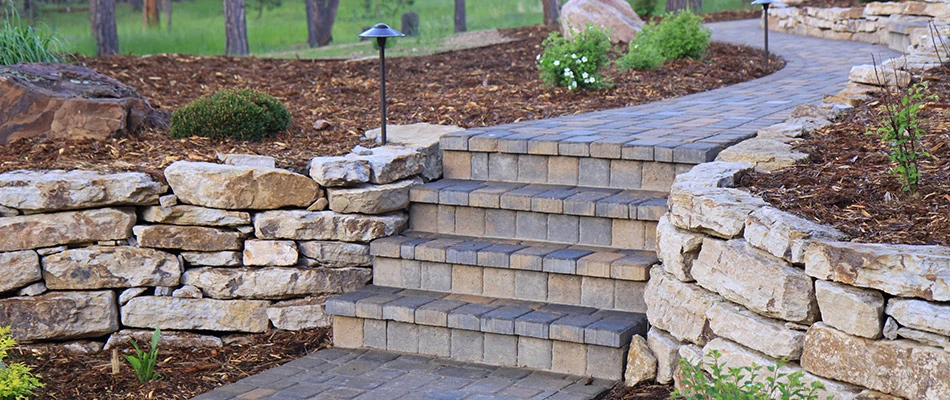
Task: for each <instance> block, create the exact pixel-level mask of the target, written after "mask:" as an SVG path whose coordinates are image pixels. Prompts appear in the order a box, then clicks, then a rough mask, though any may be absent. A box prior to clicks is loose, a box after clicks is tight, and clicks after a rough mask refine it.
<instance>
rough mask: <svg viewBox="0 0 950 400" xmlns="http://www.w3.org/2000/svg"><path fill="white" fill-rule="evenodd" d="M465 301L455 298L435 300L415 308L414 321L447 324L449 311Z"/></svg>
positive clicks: (435, 324) (434, 324) (439, 324)
mask: <svg viewBox="0 0 950 400" xmlns="http://www.w3.org/2000/svg"><path fill="white" fill-rule="evenodd" d="M465 304H466V303H464V302H461V301H457V300H445V299H441V300H436V301H433V302H431V303H428V304H425V305H423V306H421V307H419V308H418V309H416V317H415V320H416V323H417V324H423V325H432V326H441V327H445V326H448V317H449V312H450V311H452V310H454V309H456V308H459V307H461V306H463V305H465Z"/></svg>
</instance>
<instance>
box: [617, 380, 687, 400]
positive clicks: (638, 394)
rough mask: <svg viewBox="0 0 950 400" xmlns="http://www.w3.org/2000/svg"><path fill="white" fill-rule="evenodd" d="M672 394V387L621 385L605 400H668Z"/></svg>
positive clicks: (653, 384)
mask: <svg viewBox="0 0 950 400" xmlns="http://www.w3.org/2000/svg"><path fill="white" fill-rule="evenodd" d="M672 392H673V386H672V385H658V384H655V383H641V384H639V385H636V386H634V387H624V386H622V384H621V386H618V387H616V388H614V389H613V390H611V391H610V393H608V394H607V395H606V396H605V397H604V398H603V400H668V399H669V398H670V393H672Z"/></svg>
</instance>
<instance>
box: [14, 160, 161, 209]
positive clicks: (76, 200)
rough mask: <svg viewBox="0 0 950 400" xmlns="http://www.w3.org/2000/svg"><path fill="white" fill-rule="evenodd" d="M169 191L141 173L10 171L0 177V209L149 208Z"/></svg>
mask: <svg viewBox="0 0 950 400" xmlns="http://www.w3.org/2000/svg"><path fill="white" fill-rule="evenodd" d="M166 191H168V187H167V186H165V184H163V183H160V182H158V181H156V180H155V179H153V178H152V177H151V176H150V175H148V174H145V173H141V172H123V173H115V174H108V173H102V172H96V171H81V170H73V171H62V170H54V171H45V172H40V171H11V172H6V173H3V174H0V206H6V207H10V208H15V209H18V210H24V211H31V212H50V211H64V210H75V209H81V208H95V207H106V206H116V205H149V204H156V203H158V197H159V196H161V195H162V194H164V193H165V192H166Z"/></svg>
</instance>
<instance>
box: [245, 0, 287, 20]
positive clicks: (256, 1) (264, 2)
mask: <svg viewBox="0 0 950 400" xmlns="http://www.w3.org/2000/svg"><path fill="white" fill-rule="evenodd" d="M251 4H253V5H254V9H255V10H257V16H256V17H254V20H255V21H260V20H261V17H263V16H264V9H265V8H266V9H268V10H273V9H275V8H277V7H280V6H282V5H283V2H282V1H281V0H253V1H252V2H251Z"/></svg>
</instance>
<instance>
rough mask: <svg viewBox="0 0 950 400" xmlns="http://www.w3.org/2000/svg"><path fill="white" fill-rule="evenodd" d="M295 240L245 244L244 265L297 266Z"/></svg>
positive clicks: (247, 242) (258, 241)
mask: <svg viewBox="0 0 950 400" xmlns="http://www.w3.org/2000/svg"><path fill="white" fill-rule="evenodd" d="M297 255H298V253H297V243H296V242H294V241H293V240H248V241H245V242H244V265H246V266H249V267H250V266H271V267H286V266H291V265H294V264H297Z"/></svg>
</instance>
